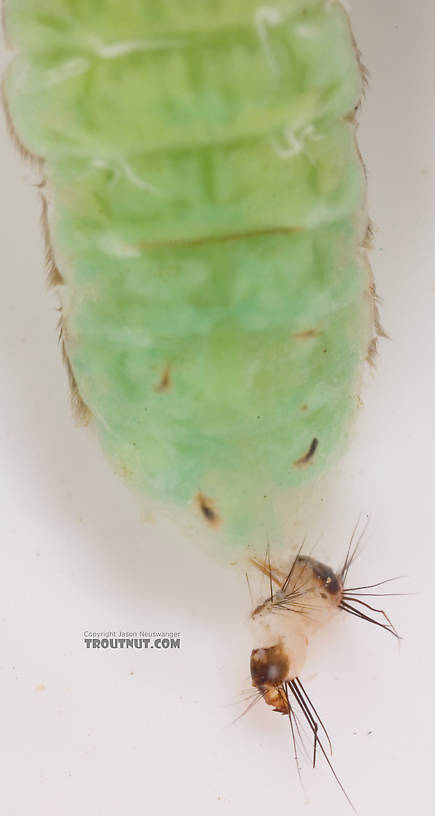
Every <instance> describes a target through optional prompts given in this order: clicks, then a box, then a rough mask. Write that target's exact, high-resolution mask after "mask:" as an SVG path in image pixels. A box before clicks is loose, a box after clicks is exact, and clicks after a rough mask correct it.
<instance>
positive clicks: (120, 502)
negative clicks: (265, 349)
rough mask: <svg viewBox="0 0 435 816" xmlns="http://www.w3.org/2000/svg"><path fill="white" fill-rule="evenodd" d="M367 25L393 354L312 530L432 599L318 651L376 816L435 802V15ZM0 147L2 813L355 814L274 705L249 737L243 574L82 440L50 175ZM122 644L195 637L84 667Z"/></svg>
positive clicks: (384, 9)
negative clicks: (48, 229)
mask: <svg viewBox="0 0 435 816" xmlns="http://www.w3.org/2000/svg"><path fill="white" fill-rule="evenodd" d="M352 17H353V23H354V30H355V34H356V37H357V40H358V43H359V45H360V47H361V49H362V51H363V55H364V60H365V62H366V63H367V65H368V66H369V68H370V73H371V87H370V91H369V93H368V97H367V101H366V103H365V104H364V107H363V111H362V115H361V128H360V146H361V150H362V153H363V156H364V158H365V161H366V164H367V167H368V170H369V185H370V187H369V193H370V211H371V214H372V217H373V219H374V221H375V223H376V224H377V226H378V230H377V233H376V249H375V251H374V252H373V253H372V261H373V266H374V271H375V276H376V281H377V285H378V289H379V293H380V294H381V295H382V297H383V300H384V305H383V309H382V317H383V322H384V324H385V326H386V328H387V330H388V333H389V335H390V337H391V340H389V341H383V342H382V343H381V348H380V356H379V361H378V365H377V372H376V375H375V376H374V377H367V383H366V385H365V387H364V390H363V392H362V396H363V400H364V407H363V409H362V411H361V413H360V415H359V418H358V421H357V425H356V428H355V431H354V435H353V441H352V444H351V446H350V449H349V451H348V453H347V455H346V457H345V459H344V461H343V462H342V463H341V466H340V471H339V473H338V474H336V476H335V482H334V485H333V488H330V489H329V491H326V492H325V496H321V497H320V498H319V499H318V501H317V502H316V503H315V504H314V505H313V508H312V511H311V518H310V524H309V529H307V530H306V532H307V533H308V540H309V542H310V545H311V544H315V543H316V541H317V539H319V544H318V550H317V552H318V554H319V556H323V557H325V558H326V559H327V560H329V561H331V562H332V563H337V562H338V561H339V560H340V558H341V557H342V555H343V552H344V549H345V547H346V541H347V539H348V536H349V532H350V529H351V528H352V526H353V524H354V522H355V520H356V518H357V516H358V514H359V513H360V512H361V511H362V512H363V513H365V512H366V513H369V515H370V519H371V522H370V528H369V531H368V534H367V537H366V548H365V551H364V553H363V555H362V556H361V558H360V559H359V560H358V561H357V563H356V564H355V567H354V570H353V575H354V578H355V583H365V582H369V583H370V582H372V581H374V580H377V579H381V578H385V577H389V576H392V575H399V574H406V575H407V576H409V577H408V578H406V579H405V580H404V581H402V582H399V584H398V586H397V589H402V590H408V591H411V592H415V593H416V594H414V595H412V596H409V597H399V598H391V599H389V598H385V599H382V600H383V601H384V606H385V608H388V609H389V611H390V612H391V615H392V616H393V618H394V622H395V623H396V626H397V628H398V629H399V631H400V633H401V634H402V635H403V637H404V640H403V641H402V643H401V647H400V649H399V648H398V647H397V645H396V643H395V642H394V640H393V638H392V637H390V636H388V635H387V634H385V633H383V632H382V631H381V630H377V629H375V627H371V626H369V625H368V624H363V623H362V622H360V621H357V620H355V619H353V618H351V617H350V616H349V617H348V618H347V617H346V619H342V620H338V621H337V622H336V623H334V624H333V625H332V626H331V627H330V628H329V630H325V631H324V632H323V633H322V635H321V637H319V638H318V639H317V641H316V642H315V643H314V644H313V648H312V652H311V656H310V659H309V661H308V664H307V666H306V671H305V673H304V676H303V679H304V680H305V683H306V686H307V688H309V690H310V693H311V695H312V697H313V699H314V700H315V703H316V705H317V707H318V709H319V711H320V712H321V715H322V716H323V718H324V720H325V721H326V722H327V724H328V726H329V730H330V733H331V736H332V738H333V741H334V749H335V750H334V762H335V765H336V768H337V771H338V772H339V774H340V776H341V778H342V779H343V781H344V783H345V785H346V788H347V789H348V791H349V793H350V794H351V796H352V799H353V801H354V802H355V805H356V807H357V809H358V812H359V814H360V815H361V816H363V815H365V814H367V816H368V814H370V816H377V814H384V813H394V814H395V816H400V815H401V814H405V813H406V814H408V813H410V812H412V813H428V812H430V810H431V805H432V803H433V780H432V775H433V767H434V766H433V761H434V751H433V735H432V729H433V725H434V721H433V708H434V701H433V694H434V682H433V672H434V657H433V654H434V635H433V621H434V615H433V607H434V601H433V598H434V555H433V552H434V547H435V509H434V508H435V490H434V442H433V439H434V405H435V400H434V354H435V337H434V316H435V270H434V257H435V252H434V233H435V205H434V200H435V199H434V178H435V163H434V155H435V150H434V148H435V128H434V118H435V93H434V90H435V51H434V47H433V43H434V37H435V6H434V4H433V2H432V0H412V2H411V0H354V2H353V3H352ZM1 139H2V152H1V185H2V186H1V200H2V205H3V210H2V217H1V223H0V229H1V233H2V235H1V253H2V287H1V298H0V308H1V312H2V315H1V332H2V339H1V346H0V353H1V383H2V397H1V401H0V411H1V420H0V438H1V485H0V502H1V516H0V518H1V539H2V556H1V558H2V564H1V571H0V706H1V708H2V714H1V720H2V726H1V735H0V740H1V742H2V746H1V751H2V756H1V760H0V773H1V774H2V775H3V774H4V778H3V780H2V781H1V785H0V791H1V793H0V796H1V799H2V806H1V807H2V813H4V814H6V816H18V814H19V816H24V814H30V813H31V814H36V815H37V816H39V814H41V816H42V814H43V815H44V816H60V814H62V816H73V814H74V816H76V814H77V816H78V815H80V816H115V814H116V816H118V814H129V815H130V814H131V816H133V814H135V815H136V814H145V813H157V814H160V813H163V814H165V813H169V812H172V811H174V812H180V813H189V814H204V813H206V814H225V813H233V814H241V813H244V812H245V810H246V812H248V813H249V814H252V816H257V814H258V816H260V814H261V816H264V815H265V814H270V813H273V812H274V811H275V812H276V811H278V812H283V813H292V814H313V816H314V814H320V813H322V814H328V813H331V814H332V813H334V815H335V816H340V814H342V813H343V814H345V813H349V812H350V810H349V808H348V806H347V804H346V802H345V800H344V798H343V797H342V794H341V793H340V791H339V789H338V787H337V786H336V784H335V783H334V781H333V780H332V778H331V777H330V775H329V773H328V772H327V770H326V769H324V768H323V767H322V763H319V767H318V768H317V770H316V771H314V772H313V771H311V770H310V768H309V766H308V764H307V765H306V767H305V768H304V771H303V779H304V784H305V793H304V792H303V791H302V790H301V787H300V785H299V783H298V779H297V774H296V770H295V766H294V761H293V757H292V751H291V747H290V734H289V729H288V723H287V722H286V721H285V719H284V718H281V717H280V716H279V715H277V714H273V713H272V712H271V711H270V710H266V707H265V706H263V705H262V704H259V705H258V706H256V707H255V708H254V709H253V711H252V712H250V713H249V714H248V715H247V716H246V717H244V718H242V719H241V720H240V721H239V722H237V723H236V724H234V725H231V724H230V723H231V721H232V720H233V719H234V717H236V716H237V714H239V713H240V712H241V711H242V709H243V706H242V705H241V704H240V702H239V703H238V702H237V701H240V699H241V696H243V695H242V694H241V693H242V692H243V690H246V689H248V688H249V676H248V675H249V652H250V648H251V644H250V640H249V634H248V630H247V626H246V617H247V612H248V609H249V598H248V594H247V589H246V584H245V582H244V580H243V575H241V574H240V573H239V572H236V571H235V570H234V568H231V567H229V566H228V565H227V566H225V565H222V564H219V563H215V562H214V561H213V559H211V558H210V557H209V556H207V555H206V554H205V553H204V552H202V551H201V548H199V547H198V546H197V545H195V544H194V543H193V542H191V541H190V540H189V536H187V535H184V534H182V533H181V532H180V531H177V530H176V529H175V528H174V527H171V526H170V524H169V523H168V522H163V521H162V520H157V521H156V522H155V523H154V524H149V523H145V521H144V518H143V513H142V510H141V508H140V506H139V505H138V502H137V500H136V498H135V497H134V496H132V495H131V494H130V493H129V492H128V490H127V489H126V488H125V486H124V485H123V484H122V483H121V482H120V481H119V479H118V478H117V477H116V476H114V475H113V473H112V471H111V468H110V465H109V464H108V463H107V462H106V460H105V459H104V457H103V455H102V453H101V452H100V449H99V447H98V445H97V443H96V442H95V440H94V439H93V437H92V435H91V434H90V433H89V431H86V430H77V429H76V428H75V427H74V425H73V422H72V420H71V416H70V411H69V405H68V396H67V388H66V377H65V375H64V371H63V369H62V365H61V362H60V356H59V352H58V348H57V343H56V322H57V313H56V302H55V299H54V297H53V295H52V294H49V293H48V292H47V291H46V289H45V285H44V273H43V271H42V244H41V236H40V227H39V203H38V200H37V195H36V190H35V188H34V187H32V182H34V181H35V180H36V179H35V177H34V175H33V173H32V171H31V169H30V168H29V167H28V166H26V165H24V164H23V163H22V162H21V161H20V159H19V157H18V156H17V154H16V152H15V150H14V149H13V147H12V146H11V144H10V142H9V139H8V137H7V134H6V132H5V128H4V126H3V124H2V133H1ZM322 498H324V501H323V502H322V501H321V499H322ZM314 516H315V518H314ZM293 543H295V542H293ZM289 548H290V544H289ZM106 628H108V629H129V630H138V629H142V628H144V629H157V630H162V629H165V630H166V629H171V630H173V629H175V630H179V631H181V636H182V648H181V650H180V651H179V652H169V651H168V652H157V651H155V650H154V651H150V652H143V651H139V652H136V653H133V652H120V651H117V652H115V651H113V652H98V651H94V652H88V651H86V649H85V648H84V645H83V640H82V636H83V630H84V629H93V630H100V629H106Z"/></svg>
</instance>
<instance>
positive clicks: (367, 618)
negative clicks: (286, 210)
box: [339, 593, 401, 640]
mask: <svg viewBox="0 0 435 816" xmlns="http://www.w3.org/2000/svg"><path fill="white" fill-rule="evenodd" d="M343 599H344V600H342V602H341V603H340V604H339V606H340V609H344V611H345V612H349V614H350V615H355V617H357V618H361V619H362V620H365V621H368V622H369V623H374V624H375V626H380V627H381V629H385V631H386V632H390V633H391V634H392V635H393V636H394V637H395V638H396V639H397V640H400V639H401V638H400V635H399V634H398V632H397V631H396V629H395V627H394V626H393V624H392V622H391V620H390V618H389V617H388V615H387V614H386V612H384V610H383V609H376V608H375V607H374V606H370V604H368V603H365V601H361V600H360V599H359V598H354V597H352V598H351V600H352V603H354V604H359V605H360V606H364V607H366V609H370V611H371V612H377V613H378V614H379V615H382V616H383V617H384V618H385V620H386V621H387V623H382V621H379V620H376V618H372V617H371V616H370V615H366V614H365V613H364V612H363V611H362V609H357V608H356V607H355V606H352V604H350V603H349V599H348V598H347V597H346V594H345V593H343Z"/></svg>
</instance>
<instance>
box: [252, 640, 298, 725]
mask: <svg viewBox="0 0 435 816" xmlns="http://www.w3.org/2000/svg"><path fill="white" fill-rule="evenodd" d="M288 673H289V661H288V657H287V655H286V654H285V652H284V650H283V648H282V645H281V644H280V643H277V644H276V645H275V646H269V647H268V648H266V649H253V650H252V652H251V678H252V685H253V686H254V687H255V688H257V689H258V690H259V692H260V693H261V694H262V696H263V699H264V701H265V702H266V703H267V705H270V706H272V708H274V710H275V711H279V712H280V713H281V714H288V701H287V696H286V694H285V693H284V690H283V683H284V682H285V681H286V679H287V677H288Z"/></svg>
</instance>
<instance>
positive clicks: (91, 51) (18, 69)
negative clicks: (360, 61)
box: [9, 0, 360, 159]
mask: <svg viewBox="0 0 435 816" xmlns="http://www.w3.org/2000/svg"><path fill="white" fill-rule="evenodd" d="M16 5H17V6H18V8H19V6H20V3H19V2H17V3H16ZM31 5H35V4H31ZM38 5H39V4H38ZM45 5H51V6H52V8H56V7H57V4H56V3H55V2H54V0H52V2H51V3H47V2H46V4H45ZM68 5H69V6H70V7H71V14H72V13H73V9H74V7H75V5H79V6H80V7H81V9H83V6H84V5H86V6H87V8H88V12H87V13H88V15H89V8H90V7H91V6H92V4H91V3H89V2H88V0H86V3H85V4H78V3H73V2H72V0H71V2H70V3H69V4H68ZM101 5H102V6H103V8H102V9H101V10H100V6H101ZM105 5H112V4H105V3H102V4H100V2H98V3H95V9H96V10H97V9H98V11H96V15H95V20H94V28H95V29H96V28H97V25H98V24H99V25H104V22H105V21H106V20H107V18H106V16H105V14H104V6H105ZM130 5H132V6H134V8H135V10H136V12H137V4H131V3H119V4H118V17H119V18H120V28H122V26H123V25H125V19H124V15H126V17H127V19H128V9H129V8H130ZM141 5H142V9H143V14H144V15H145V17H146V18H147V17H148V15H149V13H150V8H151V6H152V7H153V9H154V4H151V3H150V4H147V3H141ZM157 5H160V6H161V7H162V8H164V7H167V8H172V9H174V8H178V9H179V7H180V5H183V4H181V3H178V2H173V3H161V4H157ZM193 5H195V6H196V7H197V8H204V7H206V6H207V5H209V6H211V7H214V6H215V5H217V4H215V3H209V4H207V3H204V2H202V3H199V2H197V3H196V4H193ZM248 5H249V9H248V11H249V12H250V13H247V14H246V18H245V24H244V25H243V26H235V27H234V28H232V27H230V28H229V29H228V28H225V27H222V28H217V29H215V30H205V31H201V32H199V33H198V32H195V31H194V32H193V33H186V34H185V35H183V37H182V38H181V39H180V38H177V37H175V36H174V38H173V40H172V41H171V40H161V39H159V38H157V37H156V35H155V34H153V33H152V30H151V32H149V33H148V39H147V40H146V41H142V43H143V45H142V46H141V40H140V37H145V36H147V35H146V28H144V25H142V26H141V27H139V33H138V30H137V27H136V26H135V25H133V20H132V23H131V27H130V33H129V37H128V40H127V42H123V41H122V37H121V35H120V34H118V35H117V34H116V32H114V31H113V30H112V32H111V33H110V34H109V33H108V34H105V32H104V30H103V31H101V32H100V35H99V37H97V34H96V33H95V34H93V35H90V34H89V35H88V36H87V34H86V26H84V27H83V30H81V29H79V31H81V39H80V42H78V39H79V38H78V36H76V37H75V38H69V37H68V36H66V34H64V36H63V38H62V39H60V40H59V42H58V43H56V44H53V46H52V47H48V45H46V47H45V48H42V45H43V44H45V43H46V42H47V40H48V43H49V42H50V38H49V37H48V36H47V35H48V34H49V33H50V31H51V30H52V26H53V25H54V23H52V26H51V27H49V25H48V21H47V22H46V29H43V30H41V32H40V34H39V35H38V39H37V41H36V43H37V46H38V50H36V51H32V50H31V49H30V48H29V47H26V48H25V49H23V51H22V53H21V56H20V57H19V58H18V59H17V60H16V61H15V64H14V67H13V70H12V72H11V75H10V77H9V88H10V101H11V109H12V114H13V117H14V120H15V122H16V124H17V126H18V129H19V131H20V133H21V134H22V135H23V137H24V139H25V142H26V145H27V146H28V147H29V148H30V149H31V150H32V152H33V153H36V154H38V155H43V156H46V155H49V157H50V158H51V157H53V156H56V155H59V154H65V153H66V154H67V155H68V156H70V155H71V154H72V153H76V154H79V155H86V156H93V157H98V158H105V159H107V158H111V157H114V158H118V157H119V154H120V152H122V153H123V155H124V156H125V155H126V152H128V154H129V155H131V154H137V153H139V154H140V155H141V156H143V155H144V153H145V151H150V152H155V151H160V150H163V149H174V148H179V147H183V146H184V147H185V146H187V147H192V146H193V145H207V146H208V145H209V144H210V142H215V141H219V142H222V141H231V142H234V141H235V140H236V139H238V138H244V139H245V138H247V137H254V136H255V135H256V134H263V133H268V134H269V132H270V131H271V130H272V129H276V130H277V131H284V130H285V129H288V130H289V133H290V134H291V133H292V132H295V131H298V130H301V129H303V128H304V127H305V126H306V125H307V123H314V122H317V121H319V120H322V119H329V120H330V119H334V118H337V117H339V116H343V115H345V114H346V113H348V112H349V110H351V109H352V106H353V105H354V104H355V101H356V99H357V97H358V91H359V84H360V83H359V73H358V66H357V63H356V61H355V57H354V52H353V48H352V45H351V41H350V33H349V25H348V21H347V18H346V16H345V15H344V12H343V10H342V9H341V7H339V6H336V5H334V6H329V5H325V4H324V3H317V4H316V5H314V7H313V8H309V5H310V4H305V5H306V8H305V9H304V12H302V11H300V12H299V14H295V13H292V14H290V15H285V14H284V13H282V22H281V23H279V24H278V23H274V22H273V20H274V17H273V15H272V16H271V17H270V15H271V11H270V9H269V17H270V20H269V17H268V16H267V14H266V11H265V10H264V9H262V7H259V9H257V16H258V14H259V13H260V12H263V16H264V19H263V17H261V16H260V17H259V22H257V23H256V22H255V14H254V11H253V7H254V4H253V3H250V4H248ZM287 5H288V7H289V8H290V9H291V10H292V11H293V12H294V5H296V6H299V7H300V5H301V3H298V4H293V3H288V4H287ZM26 6H28V4H26ZM11 8H15V4H12V6H11ZM33 13H35V12H34V10H33ZM228 13H229V7H228V4H227V3H225V14H226V15H228ZM276 13H277V14H278V12H276ZM225 14H224V16H225ZM240 14H241V12H239V16H240ZM41 16H42V13H41ZM180 16H181V15H180V13H179V11H178V12H177V13H174V14H173V17H174V20H173V25H174V26H176V24H177V18H180ZM54 17H55V19H56V20H57V21H60V20H62V21H63V23H65V19H66V18H64V17H63V16H62V15H60V14H59V15H57V14H56V15H54V13H53V11H52V14H51V17H49V19H51V20H53V18H54ZM82 17H83V11H82ZM132 17H133V18H134V15H132ZM27 19H28V18H27V17H25V18H24V20H23V21H22V26H24V25H25V23H26V22H27ZM30 19H31V20H33V18H30ZM36 19H38V18H37V17H36ZM43 19H44V20H46V17H45V16H43ZM73 19H75V18H73ZM91 19H93V18H92V17H91ZM109 19H110V18H109ZM183 19H185V20H186V21H188V20H189V18H188V16H187V15H186V16H185V17H184V16H183ZM277 19H278V18H277ZM193 23H194V21H193V20H192V25H193ZM24 30H26V28H24ZM74 30H75V29H74ZM176 33H177V30H176V29H174V35H175V34H176ZM120 37H121V39H120ZM133 38H134V39H133ZM136 38H138V39H136ZM129 42H130V43H131V44H132V50H131V51H129V50H128V43H129ZM98 43H100V45H98ZM135 43H136V46H134V44H135ZM133 46H134V47H133ZM136 47H137V49H138V50H135V48H136ZM126 48H127V50H125V49H126ZM102 49H103V50H102ZM110 49H111V50H110ZM35 112H37V115H35ZM280 140H281V142H283V143H284V144H285V143H286V139H285V136H284V135H281V139H280ZM290 142H291V138H290Z"/></svg>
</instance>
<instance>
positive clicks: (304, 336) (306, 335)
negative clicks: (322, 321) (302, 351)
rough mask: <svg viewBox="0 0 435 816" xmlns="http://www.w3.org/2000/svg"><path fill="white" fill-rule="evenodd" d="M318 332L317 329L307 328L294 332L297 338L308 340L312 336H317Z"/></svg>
mask: <svg viewBox="0 0 435 816" xmlns="http://www.w3.org/2000/svg"><path fill="white" fill-rule="evenodd" d="M319 334H320V332H319V331H318V330H317V329H307V330H306V331H301V332H297V334H294V335H293V337H295V338H296V339H297V340H310V339H311V338H313V337H318V336H319Z"/></svg>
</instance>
